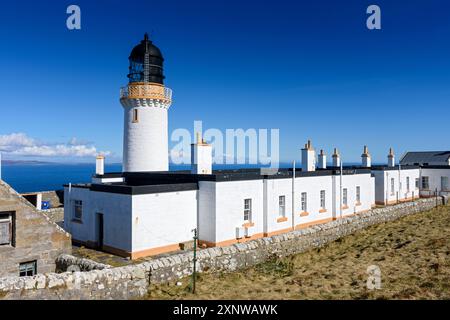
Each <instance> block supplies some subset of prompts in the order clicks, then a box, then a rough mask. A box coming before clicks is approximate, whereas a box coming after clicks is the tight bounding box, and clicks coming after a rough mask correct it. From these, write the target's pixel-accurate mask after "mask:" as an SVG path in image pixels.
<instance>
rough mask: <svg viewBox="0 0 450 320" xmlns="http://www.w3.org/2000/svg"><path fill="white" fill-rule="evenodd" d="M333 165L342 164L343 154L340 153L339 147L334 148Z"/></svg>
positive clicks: (338, 165)
mask: <svg viewBox="0 0 450 320" xmlns="http://www.w3.org/2000/svg"><path fill="white" fill-rule="evenodd" d="M332 158H333V167H340V166H341V156H340V155H339V151H338V149H337V148H334V153H333V156H332Z"/></svg>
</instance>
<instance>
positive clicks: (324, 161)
mask: <svg viewBox="0 0 450 320" xmlns="http://www.w3.org/2000/svg"><path fill="white" fill-rule="evenodd" d="M318 167H319V168H320V169H326V168H327V155H326V154H325V153H324V152H323V150H320V153H319V164H318Z"/></svg>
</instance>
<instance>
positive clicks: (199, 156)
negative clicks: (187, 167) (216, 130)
mask: <svg viewBox="0 0 450 320" xmlns="http://www.w3.org/2000/svg"><path fill="white" fill-rule="evenodd" d="M191 166H192V168H191V172H192V173H194V174H211V173H212V145H210V144H202V143H200V144H199V143H196V144H191Z"/></svg>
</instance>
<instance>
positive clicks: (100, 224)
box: [97, 212, 104, 250]
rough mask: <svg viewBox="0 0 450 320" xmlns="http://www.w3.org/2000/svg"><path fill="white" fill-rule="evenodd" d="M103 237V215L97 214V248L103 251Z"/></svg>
mask: <svg viewBox="0 0 450 320" xmlns="http://www.w3.org/2000/svg"><path fill="white" fill-rule="evenodd" d="M103 237H104V228H103V213H98V212H97V246H98V249H100V250H101V249H103Z"/></svg>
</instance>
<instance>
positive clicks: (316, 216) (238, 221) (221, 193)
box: [199, 173, 375, 243]
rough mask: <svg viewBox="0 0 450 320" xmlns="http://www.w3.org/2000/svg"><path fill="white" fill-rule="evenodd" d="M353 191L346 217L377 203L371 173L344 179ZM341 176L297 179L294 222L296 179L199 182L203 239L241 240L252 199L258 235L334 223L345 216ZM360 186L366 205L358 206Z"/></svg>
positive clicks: (200, 235)
mask: <svg viewBox="0 0 450 320" xmlns="http://www.w3.org/2000/svg"><path fill="white" fill-rule="evenodd" d="M342 181H343V187H344V188H347V189H348V208H347V209H343V210H342V216H346V215H349V214H354V213H358V212H361V211H366V210H370V209H371V208H372V205H373V204H374V201H375V196H374V188H375V179H374V178H373V177H372V176H371V174H370V173H367V174H356V175H343V179H342ZM339 186H340V179H339V176H331V175H329V176H310V177H298V178H296V179H295V196H294V221H292V179H291V178H288V179H266V180H263V179H261V180H248V181H228V182H217V183H216V182H205V181H202V182H200V183H199V237H200V240H204V241H208V242H212V243H218V242H223V241H229V240H235V239H236V227H240V226H242V225H243V224H244V217H243V216H244V199H252V222H254V223H255V226H254V227H253V228H254V229H253V230H252V232H253V234H258V235H260V234H271V233H275V232H278V231H282V230H287V229H291V228H292V226H293V225H294V226H298V225H304V224H310V223H315V222H320V221H322V220H330V219H331V218H333V217H339V216H340V207H339V201H340V200H339V199H340V196H339V194H338V193H339ZM356 186H360V187H361V205H358V206H357V205H356ZM321 190H325V209H326V212H320V211H321V210H322V208H321V207H320V191H321ZM302 192H306V193H307V202H308V207H307V212H308V213H309V214H308V215H307V216H300V214H301V212H302V210H301V193H302ZM280 196H285V217H286V218H287V219H286V221H278V220H279V218H280V215H279V197H280Z"/></svg>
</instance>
